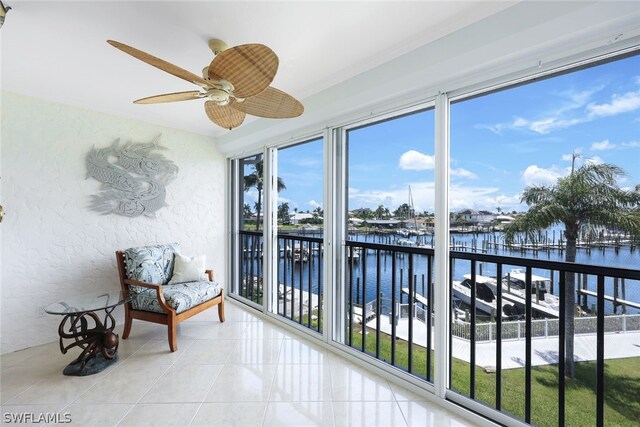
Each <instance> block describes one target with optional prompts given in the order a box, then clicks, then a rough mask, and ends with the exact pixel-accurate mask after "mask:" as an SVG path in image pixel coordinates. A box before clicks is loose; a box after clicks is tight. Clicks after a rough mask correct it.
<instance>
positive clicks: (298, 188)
mask: <svg viewBox="0 0 640 427" xmlns="http://www.w3.org/2000/svg"><path fill="white" fill-rule="evenodd" d="M638 70H640V56H638V55H636V56H630V57H626V58H622V59H617V60H615V61H609V62H604V63H601V64H598V65H594V66H590V67H585V68H583V69H579V70H573V71H571V72H565V73H562V74H558V75H550V76H545V77H544V78H540V79H536V80H533V81H530V82H524V83H521V84H519V85H516V86H511V87H508V86H507V87H504V88H501V89H500V90H494V91H491V92H487V93H484V94H480V95H477V94H476V95H475V96H473V97H469V98H465V97H462V96H461V97H458V98H456V99H455V100H454V101H453V102H451V104H450V106H448V107H449V109H448V113H449V123H450V126H449V132H450V143H449V153H450V156H449V159H448V162H449V168H448V171H449V173H448V181H449V191H448V194H447V198H448V206H449V211H448V212H446V213H443V212H441V213H438V212H436V207H435V195H436V193H437V192H438V191H441V188H442V187H440V188H438V187H437V185H436V180H435V167H436V156H435V150H436V145H437V144H438V141H436V140H435V135H436V114H435V112H436V110H435V107H434V106H433V105H434V104H433V102H432V103H431V104H429V103H425V104H424V105H423V106H422V107H420V108H414V109H413V110H412V111H407V110H404V111H402V112H400V113H398V114H397V115H395V116H394V115H389V114H387V115H385V116H384V117H380V118H379V119H368V120H367V121H363V122H356V123H352V124H350V125H348V126H344V127H338V128H336V129H334V132H332V133H328V134H326V135H331V136H330V137H331V138H332V139H331V140H330V141H331V144H333V145H334V146H335V151H334V152H333V153H332V154H331V155H329V157H327V156H326V154H325V152H324V147H325V142H326V141H324V140H323V139H322V138H318V139H313V140H306V141H301V142H300V143H298V144H296V145H290V146H283V147H278V148H273V149H267V150H265V154H266V153H269V152H271V151H270V150H273V151H275V152H277V156H275V158H276V159H277V160H276V162H277V167H275V168H273V170H274V171H275V172H274V176H271V177H270V179H271V182H272V183H273V187H274V189H273V191H272V194H271V197H272V198H273V197H274V194H276V193H277V200H276V201H275V203H273V204H272V208H271V209H269V210H268V212H271V215H272V217H271V218H267V219H266V222H265V221H264V218H263V215H264V214H265V209H263V208H262V206H263V205H266V204H267V203H272V200H269V201H265V190H264V186H265V185H266V184H265V183H266V182H269V177H265V176H264V170H263V164H262V158H263V154H259V155H257V156H251V157H246V158H244V159H241V160H236V161H235V162H236V163H235V164H236V169H235V170H236V171H237V172H236V179H237V181H238V182H239V183H240V185H239V186H238V187H239V189H238V190H237V193H239V194H236V195H235V197H236V201H235V202H234V203H235V204H236V205H237V207H236V212H237V216H238V217H237V223H238V224H239V226H238V230H237V232H236V234H235V236H236V237H235V239H236V241H237V242H238V244H237V246H236V247H237V249H236V251H235V254H236V259H237V264H236V266H237V267H236V269H237V270H238V271H239V272H240V274H238V275H237V276H236V277H238V278H239V279H240V280H239V282H238V281H236V283H235V284H234V285H235V286H237V287H236V288H235V289H236V292H235V293H236V294H238V295H239V296H240V297H242V298H245V299H247V300H250V301H252V302H253V303H256V304H258V305H262V304H263V301H262V299H261V298H262V285H263V283H265V284H266V281H267V279H266V278H265V277H266V276H264V271H265V270H266V269H267V266H265V265H264V260H265V257H264V251H265V250H271V251H272V253H274V254H275V255H274V257H273V265H271V266H269V268H272V269H273V271H275V272H276V273H275V274H274V275H273V276H271V277H274V279H273V281H274V283H272V284H271V285H272V289H273V293H274V294H275V295H277V297H275V298H274V300H273V301H277V303H275V304H274V305H273V306H272V307H271V311H272V312H273V313H276V314H277V315H279V316H280V317H283V318H286V319H288V321H290V322H294V323H296V324H297V325H298V326H302V327H304V328H306V329H309V330H311V331H312V333H315V334H317V335H323V334H324V336H325V337H328V338H327V341H328V342H331V340H333V339H337V340H338V343H339V344H342V345H344V346H347V347H348V348H349V349H350V350H351V351H355V352H356V353H358V354H361V355H362V356H363V357H370V358H374V359H376V363H378V362H381V363H383V364H385V365H390V366H392V367H394V368H395V369H397V371H398V373H399V374H398V375H399V376H410V377H411V378H417V379H419V380H421V381H422V383H423V384H425V388H426V389H428V390H431V388H429V387H431V386H432V385H433V384H435V382H436V381H442V379H438V378H436V376H435V366H436V364H437V363H439V361H438V360H437V357H436V355H437V354H442V353H439V350H440V348H436V347H435V343H436V342H437V340H436V334H437V332H438V331H437V330H436V329H435V323H436V322H435V318H434V306H435V305H436V304H437V300H436V299H435V297H434V294H435V293H436V292H440V291H444V292H446V293H447V294H448V298H447V301H448V304H449V307H447V308H446V309H447V311H448V314H449V316H448V317H449V319H448V320H449V322H448V332H449V333H448V341H447V343H446V346H447V349H446V350H444V351H446V354H447V355H448V357H447V361H446V362H447V363H448V366H449V370H448V372H447V373H446V382H447V384H448V386H447V389H448V390H449V392H448V393H447V398H449V399H450V400H453V401H455V402H457V403H460V404H462V405H467V406H468V407H470V408H471V409H473V410H475V411H477V412H480V413H484V414H489V413H490V411H494V412H495V411H499V412H500V413H501V414H504V415H506V416H508V417H512V418H515V419H518V420H520V421H524V422H526V423H530V424H533V425H541V426H547V425H549V426H552V425H592V424H594V425H599V426H600V425H612V426H613V425H615V426H618V425H635V423H636V422H637V419H639V418H640V406H639V404H638V400H637V398H635V397H637V396H638V395H640V374H639V373H640V272H639V266H640V115H639V114H640V72H639V71H638ZM447 105H448V104H447ZM336 135H342V137H336ZM331 156H333V157H331ZM325 157H327V158H328V159H329V160H328V162H329V165H327V164H325V162H323V159H325ZM327 170H330V171H332V176H326V174H325V171H327ZM327 181H329V182H330V183H331V184H332V185H335V186H334V188H335V189H336V194H329V195H325V194H324V186H325V184H326V182H327ZM336 183H337V184H336ZM276 187H277V189H276ZM327 198H332V200H333V204H332V206H334V207H336V209H340V211H337V210H336V209H333V210H325V201H326V200H328V199H327ZM436 215H445V218H448V224H449V241H448V242H445V243H442V242H437V241H436V239H435V233H434V228H435V227H436V224H437V223H438V221H439V220H440V217H437V216H436ZM327 218H331V219H332V220H333V221H332V222H331V223H332V224H333V229H332V230H329V233H327V232H326V231H327V230H325V228H326V227H325V225H326V224H327V223H328V222H327ZM271 220H273V223H274V224H277V232H276V234H277V237H274V238H273V239H270V238H265V237H264V236H265V235H264V233H263V223H267V222H268V221H271ZM441 223H442V222H441ZM327 236H337V239H338V240H337V241H336V242H334V245H335V247H336V249H335V252H331V253H332V254H334V255H335V261H336V263H335V264H333V265H334V268H335V270H336V272H337V273H336V274H335V275H334V274H333V272H331V273H332V274H331V275H329V274H327V275H326V276H327V277H325V269H324V260H325V256H326V252H325V251H326V250H327V245H326V243H327V242H326V238H327ZM330 238H333V237H330ZM265 239H266V240H265ZM439 244H446V245H447V246H448V248H449V252H448V253H449V256H448V259H447V260H445V261H446V262H445V265H448V266H449V273H450V274H449V280H448V283H436V281H435V272H436V270H437V268H438V267H437V266H438V265H440V266H442V264H441V263H440V262H441V261H442V260H438V259H436V257H435V248H436V247H437V246H438V245H439ZM265 248H267V249H265ZM328 268H331V267H328ZM442 271H444V269H443V270H442ZM332 278H335V279H336V280H335V281H334V280H332ZM238 283H240V285H238ZM328 287H331V289H333V290H334V291H335V294H334V297H333V298H335V301H339V302H340V303H339V304H337V305H336V306H335V309H334V311H333V313H334V316H336V318H334V319H332V323H333V324H335V325H340V330H339V331H337V332H336V331H331V332H329V331H326V330H325V328H324V325H325V324H326V318H325V317H324V316H325V310H326V309H327V304H326V302H329V303H333V302H334V301H327V300H326V290H327V288H328ZM336 337H337V338H336ZM441 362H442V363H444V361H441ZM476 403H477V404H476ZM585 420H587V421H585Z"/></svg>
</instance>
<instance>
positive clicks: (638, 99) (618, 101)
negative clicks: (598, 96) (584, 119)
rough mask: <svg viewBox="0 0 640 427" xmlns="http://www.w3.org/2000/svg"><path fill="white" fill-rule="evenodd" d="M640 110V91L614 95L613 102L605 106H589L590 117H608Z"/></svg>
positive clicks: (594, 104)
mask: <svg viewBox="0 0 640 427" xmlns="http://www.w3.org/2000/svg"><path fill="white" fill-rule="evenodd" d="M638 108H640V90H639V91H636V92H627V93H625V94H624V95H618V94H614V95H613V96H612V97H611V102H608V103H604V104H596V103H591V104H589V105H587V111H588V112H589V117H608V116H615V115H616V114H621V113H627V112H629V111H634V110H637V109H638Z"/></svg>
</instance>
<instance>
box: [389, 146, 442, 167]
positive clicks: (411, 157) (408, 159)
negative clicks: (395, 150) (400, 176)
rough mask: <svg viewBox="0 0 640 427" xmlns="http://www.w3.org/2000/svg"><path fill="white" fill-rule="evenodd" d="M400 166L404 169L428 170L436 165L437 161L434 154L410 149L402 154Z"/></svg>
mask: <svg viewBox="0 0 640 427" xmlns="http://www.w3.org/2000/svg"><path fill="white" fill-rule="evenodd" d="M398 166H400V169H404V170H428V169H433V168H434V167H435V161H434V158H433V156H429V155H427V154H424V153H421V152H419V151H415V150H409V151H407V152H406V153H403V154H402V156H400V161H399V163H398Z"/></svg>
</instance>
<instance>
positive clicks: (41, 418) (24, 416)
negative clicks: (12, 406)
mask: <svg viewBox="0 0 640 427" xmlns="http://www.w3.org/2000/svg"><path fill="white" fill-rule="evenodd" d="M2 422H3V423H5V424H39V423H56V424H68V423H70V422H71V414H70V413H68V412H63V413H60V412H41V413H35V412H5V413H4V414H2Z"/></svg>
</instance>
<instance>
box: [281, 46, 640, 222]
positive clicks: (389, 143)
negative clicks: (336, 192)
mask: <svg viewBox="0 0 640 427" xmlns="http://www.w3.org/2000/svg"><path fill="white" fill-rule="evenodd" d="M348 141H349V148H348V150H349V162H348V163H349V184H348V186H349V209H356V208H359V207H369V208H372V209H375V208H376V207H377V206H378V205H380V204H383V205H385V206H386V207H388V208H389V209H390V210H394V209H395V208H396V207H397V206H399V205H400V204H402V203H405V202H407V201H408V197H409V194H408V188H409V186H411V190H412V195H413V199H414V205H415V208H416V210H418V211H423V210H427V211H430V212H432V211H433V205H434V193H433V188H434V185H433V179H434V175H433V167H434V159H433V155H434V112H433V110H427V111H422V112H419V113H415V114H412V115H409V116H405V117H401V118H398V119H394V120H389V121H386V122H382V123H378V124H374V125H371V126H367V127H364V128H360V129H355V130H352V131H350V132H349V137H348ZM574 151H575V152H577V153H580V155H581V156H582V160H580V161H585V159H591V160H590V161H595V162H607V163H614V164H616V165H618V166H620V167H622V168H623V169H624V170H625V171H626V172H627V176H626V177H624V178H623V179H621V180H620V186H621V187H625V188H632V187H633V186H635V185H636V184H640V56H635V57H631V58H626V59H623V60H619V61H615V62H611V63H608V64H603V65H600V66H597V67H592V68H588V69H585V70H580V71H577V72H573V73H569V74H565V75H562V76H559V77H555V78H551V79H546V80H542V81H538V82H534V83H530V84H526V85H522V86H519V87H516V88H511V89H507V90H503V91H500V92H495V93H492V94H489V95H485V96H482V97H478V98H474V99H471V100H466V101H461V102H458V103H454V104H453V105H452V106H451V171H452V173H451V191H450V205H451V209H452V210H454V211H456V210H460V209H463V208H473V209H485V210H491V211H495V210H496V208H497V207H500V208H501V209H503V210H508V211H511V210H518V211H521V210H524V209H525V206H524V205H522V204H520V194H521V192H522V190H523V189H524V188H525V187H526V186H530V185H545V184H546V185H548V184H553V183H554V182H555V181H556V180H557V178H558V177H561V176H565V175H566V174H568V172H569V170H570V167H571V153H572V152H574ZM278 155H279V159H278V160H279V161H278V164H279V166H278V167H279V175H280V177H281V178H282V179H283V180H284V181H285V184H286V185H287V189H286V190H284V191H282V192H281V193H280V202H283V201H286V202H288V203H289V206H290V208H291V210H293V208H298V209H299V210H302V211H306V210H312V209H314V208H315V207H316V206H321V205H323V195H322V175H323V169H322V143H321V141H319V140H316V141H314V142H311V143H308V144H303V145H298V146H294V147H290V148H286V149H281V150H279V154H278Z"/></svg>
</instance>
